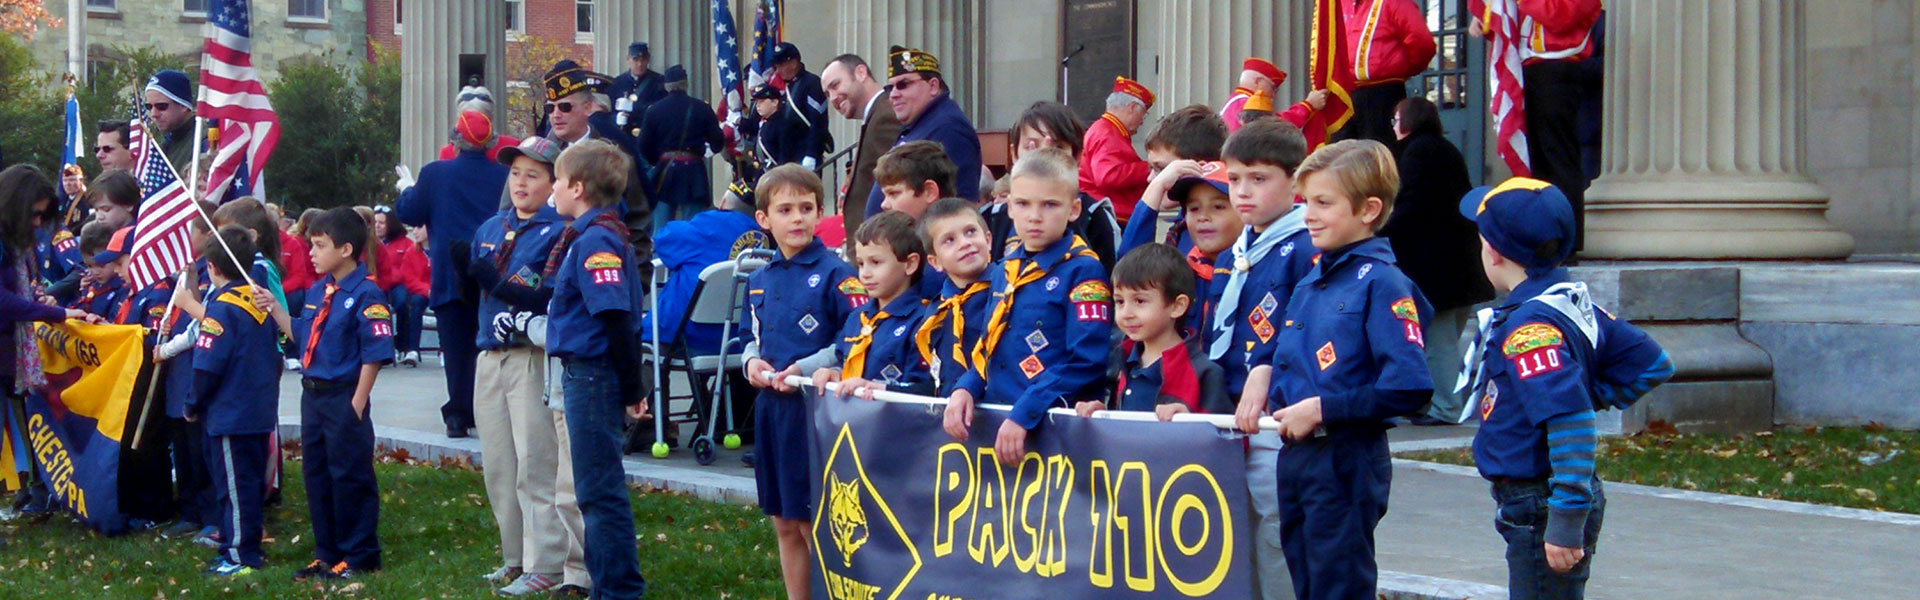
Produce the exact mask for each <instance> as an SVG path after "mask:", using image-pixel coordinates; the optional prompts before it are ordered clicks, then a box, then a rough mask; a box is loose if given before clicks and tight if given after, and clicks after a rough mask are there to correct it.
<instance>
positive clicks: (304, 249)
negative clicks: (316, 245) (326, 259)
mask: <svg viewBox="0 0 1920 600" xmlns="http://www.w3.org/2000/svg"><path fill="white" fill-rule="evenodd" d="M310 248H311V247H310V246H308V245H307V240H305V239H302V238H300V236H296V235H293V234H291V233H287V232H286V231H284V230H283V231H281V232H280V265H281V266H282V267H284V269H283V270H284V271H286V274H284V275H281V276H280V291H282V292H286V293H289V294H291V293H294V292H300V291H306V289H307V288H310V287H313V284H314V282H317V281H320V272H319V271H315V270H314V269H313V256H312V255H311V254H310V253H309V250H310Z"/></svg>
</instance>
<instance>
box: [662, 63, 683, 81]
mask: <svg viewBox="0 0 1920 600" xmlns="http://www.w3.org/2000/svg"><path fill="white" fill-rule="evenodd" d="M686 81H687V68H686V67H682V66H680V65H674V66H671V67H667V83H685V82H686Z"/></svg>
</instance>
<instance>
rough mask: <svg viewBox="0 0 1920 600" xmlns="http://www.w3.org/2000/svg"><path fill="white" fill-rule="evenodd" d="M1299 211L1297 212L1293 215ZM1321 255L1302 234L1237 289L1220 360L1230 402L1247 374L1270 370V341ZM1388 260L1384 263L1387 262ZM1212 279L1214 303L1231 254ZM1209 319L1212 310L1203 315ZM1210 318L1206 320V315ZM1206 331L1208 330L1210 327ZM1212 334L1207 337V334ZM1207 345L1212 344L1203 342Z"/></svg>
mask: <svg viewBox="0 0 1920 600" xmlns="http://www.w3.org/2000/svg"><path fill="white" fill-rule="evenodd" d="M1295 210H1300V209H1295ZM1319 253H1320V251H1319V250H1317V249H1315V248H1314V247H1313V236H1312V235H1311V234H1308V233H1307V230H1305V229H1302V230H1300V231H1297V232H1295V233H1294V234H1293V235H1292V236H1289V237H1287V238H1286V239H1283V240H1281V241H1280V245H1278V246H1275V247H1274V249H1273V250H1272V251H1271V252H1268V253H1267V255H1266V256H1265V257H1263V258H1261V259H1260V262H1257V263H1254V264H1253V267H1252V269H1250V270H1248V271H1247V283H1246V285H1245V286H1244V287H1241V288H1240V300H1239V304H1238V305H1237V307H1236V308H1235V310H1234V313H1235V314H1233V315H1232V319H1233V345H1232V346H1231V347H1230V348H1229V349H1228V350H1227V354H1226V355H1225V356H1222V357H1220V360H1219V362H1220V368H1222V369H1225V370H1226V372H1227V393H1228V394H1232V395H1233V397H1234V398H1236V399H1237V398H1239V397H1240V392H1241V390H1242V389H1244V388H1245V386H1246V384H1247V372H1248V371H1251V370H1253V368H1254V367H1257V366H1260V365H1269V364H1273V352H1274V339H1275V337H1276V336H1277V335H1278V334H1279V330H1280V324H1281V323H1283V322H1285V321H1286V319H1287V316H1288V315H1291V314H1293V313H1292V311H1291V309H1290V308H1288V307H1289V306H1290V305H1289V304H1288V303H1289V302H1291V301H1292V299H1293V295H1294V293H1295V292H1294V286H1295V285H1298V284H1299V283H1300V281H1301V280H1303V279H1306V277H1307V273H1308V272H1310V271H1312V270H1313V263H1314V260H1315V259H1316V258H1317V257H1318V256H1319ZM1392 260H1393V259H1391V258H1388V259H1387V261H1388V262H1392ZM1214 269H1215V271H1214V272H1215V275H1214V281H1213V284H1212V286H1210V287H1217V289H1213V290H1210V292H1209V295H1210V296H1212V297H1213V298H1214V299H1215V300H1216V302H1215V303H1214V304H1213V306H1218V305H1219V304H1218V300H1219V299H1220V298H1221V296H1223V295H1224V294H1225V293H1226V289H1227V278H1228V277H1231V276H1232V274H1233V271H1232V269H1233V252H1231V251H1228V252H1222V253H1220V258H1219V260H1218V262H1216V263H1215V264H1214ZM1206 312H1208V313H1211V312H1212V311H1211V310H1208V311H1206ZM1208 317H1209V318H1211V317H1212V315H1211V314H1209V315H1208ZM1209 328H1211V326H1209ZM1209 334H1211V332H1209ZM1207 342H1208V343H1212V342H1213V340H1212V339H1208V340H1207Z"/></svg>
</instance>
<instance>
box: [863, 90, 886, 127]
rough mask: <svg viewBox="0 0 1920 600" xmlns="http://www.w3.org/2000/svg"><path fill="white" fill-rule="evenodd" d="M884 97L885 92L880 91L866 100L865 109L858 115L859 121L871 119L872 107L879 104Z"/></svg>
mask: <svg viewBox="0 0 1920 600" xmlns="http://www.w3.org/2000/svg"><path fill="white" fill-rule="evenodd" d="M886 95H887V93H886V91H884V90H881V91H875V92H874V93H873V97H871V98H867V109H866V110H865V111H863V112H861V113H860V120H862V121H865V120H867V119H869V118H872V117H873V105H875V104H878V103H879V102H880V98H882V97H885V96H886Z"/></svg>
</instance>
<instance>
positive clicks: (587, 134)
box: [560, 115, 593, 146]
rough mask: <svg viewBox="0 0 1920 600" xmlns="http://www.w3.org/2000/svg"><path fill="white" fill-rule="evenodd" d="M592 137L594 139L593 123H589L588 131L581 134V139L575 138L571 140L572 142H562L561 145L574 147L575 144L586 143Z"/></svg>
mask: <svg viewBox="0 0 1920 600" xmlns="http://www.w3.org/2000/svg"><path fill="white" fill-rule="evenodd" d="M588 116H589V117H591V116H592V115H588ZM590 137H593V124H592V123H588V124H587V130H586V131H584V132H581V133H580V137H578V138H574V139H571V140H560V144H561V145H562V146H572V145H574V144H578V143H580V142H584V141H586V140H587V138H590Z"/></svg>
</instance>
